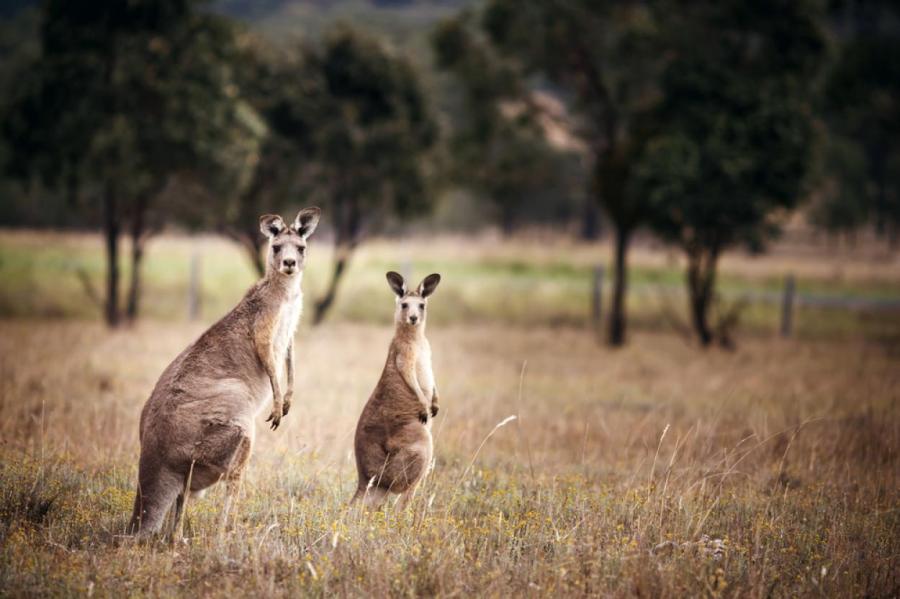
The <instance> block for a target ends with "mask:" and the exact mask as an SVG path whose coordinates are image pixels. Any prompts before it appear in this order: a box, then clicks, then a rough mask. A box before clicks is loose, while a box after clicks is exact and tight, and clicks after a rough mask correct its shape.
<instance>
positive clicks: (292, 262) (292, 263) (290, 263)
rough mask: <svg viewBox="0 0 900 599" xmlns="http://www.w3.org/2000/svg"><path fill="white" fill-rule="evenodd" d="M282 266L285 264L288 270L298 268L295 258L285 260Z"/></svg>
mask: <svg viewBox="0 0 900 599" xmlns="http://www.w3.org/2000/svg"><path fill="white" fill-rule="evenodd" d="M282 264H284V265H285V266H287V267H288V268H293V267H295V266H297V261H296V260H294V259H293V258H285V259H284V261H283V262H282Z"/></svg>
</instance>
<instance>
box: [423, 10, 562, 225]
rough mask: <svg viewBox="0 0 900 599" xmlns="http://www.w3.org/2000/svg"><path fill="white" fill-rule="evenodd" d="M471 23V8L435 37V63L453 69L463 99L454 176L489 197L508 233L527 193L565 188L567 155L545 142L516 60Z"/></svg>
mask: <svg viewBox="0 0 900 599" xmlns="http://www.w3.org/2000/svg"><path fill="white" fill-rule="evenodd" d="M471 20H472V13H469V12H466V13H463V14H461V15H460V16H459V17H457V18H455V19H451V20H447V21H444V22H442V23H441V24H439V25H438V27H437V28H436V29H435V31H434V34H433V37H432V42H433V46H434V50H435V55H436V62H437V66H438V67H439V68H441V69H446V70H449V71H450V72H452V73H453V74H454V76H455V78H456V82H458V83H459V84H460V86H461V88H462V95H463V97H464V100H463V104H464V108H463V115H461V116H460V117H459V118H457V119H456V120H457V121H459V122H457V123H455V126H454V134H453V136H452V137H451V139H450V140H449V148H448V154H449V156H450V159H449V178H450V179H451V180H452V181H453V182H454V183H456V184H460V185H464V186H467V187H469V188H474V189H476V190H478V191H481V192H482V193H483V194H484V195H486V196H487V198H488V199H489V200H491V201H492V202H493V204H494V206H495V207H496V209H497V212H498V213H499V217H500V223H501V227H502V229H503V231H504V232H505V233H506V234H509V233H511V232H512V231H513V228H514V226H515V224H516V219H517V217H518V216H519V215H522V214H523V212H525V211H524V210H523V207H524V206H523V204H525V203H526V202H527V198H528V197H529V196H534V195H535V194H538V195H540V194H542V193H544V194H548V193H549V194H555V195H557V196H558V195H564V194H565V193H566V190H565V189H564V184H565V182H564V181H563V180H562V176H561V175H562V173H563V171H564V167H563V164H562V163H563V161H564V157H563V156H562V155H561V154H562V153H561V152H560V151H559V150H557V149H555V148H553V147H551V146H550V144H549V143H548V140H547V136H546V134H545V131H544V129H543V127H542V126H541V124H540V123H539V121H538V118H539V116H540V109H539V108H538V107H537V106H536V105H535V101H534V98H533V97H532V96H531V90H529V89H528V88H527V86H526V85H525V84H524V82H523V80H522V75H521V73H520V72H519V70H518V69H517V68H516V65H515V64H514V63H511V62H510V61H509V60H505V59H504V58H502V57H501V56H498V54H497V53H496V51H495V50H494V49H493V48H492V47H491V45H490V42H489V40H486V39H484V36H483V35H481V34H480V32H479V31H477V30H476V29H475V28H474V27H473V26H472V23H471Z"/></svg>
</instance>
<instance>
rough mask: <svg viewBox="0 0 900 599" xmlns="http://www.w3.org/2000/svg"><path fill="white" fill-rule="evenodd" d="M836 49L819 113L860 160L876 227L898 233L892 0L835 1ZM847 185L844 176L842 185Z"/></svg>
mask: <svg viewBox="0 0 900 599" xmlns="http://www.w3.org/2000/svg"><path fill="white" fill-rule="evenodd" d="M834 4H835V5H836V6H835V8H836V9H837V11H836V12H838V14H839V15H840V16H839V18H838V23H837V24H836V26H835V29H836V33H837V37H838V39H839V54H838V58H837V60H836V61H835V64H834V65H833V67H832V68H831V70H830V72H829V73H828V77H827V81H826V84H825V90H824V94H823V96H824V98H823V100H824V102H823V104H824V107H823V108H824V111H823V112H824V115H825V120H826V122H827V123H828V127H829V129H830V131H832V133H833V134H834V135H835V136H839V137H841V138H842V140H843V143H844V144H845V146H844V147H845V148H846V145H847V144H850V143H853V144H856V146H857V148H858V151H859V152H861V153H862V155H863V157H864V159H865V171H864V173H865V176H866V179H867V185H866V187H867V189H869V190H870V191H869V192H867V193H866V194H865V195H864V196H862V197H860V198H858V199H859V200H860V201H862V202H863V203H865V204H867V205H868V210H869V212H870V214H871V215H872V217H873V218H874V220H875V228H876V231H877V232H878V233H880V234H886V235H887V236H888V237H889V239H891V240H892V243H896V241H897V238H898V235H900V28H898V25H897V22H898V21H897V19H898V18H900V10H898V7H897V4H896V3H895V2H884V1H877V0H876V1H872V2H835V3H834ZM850 185H853V182H852V181H846V182H845V183H844V186H850Z"/></svg>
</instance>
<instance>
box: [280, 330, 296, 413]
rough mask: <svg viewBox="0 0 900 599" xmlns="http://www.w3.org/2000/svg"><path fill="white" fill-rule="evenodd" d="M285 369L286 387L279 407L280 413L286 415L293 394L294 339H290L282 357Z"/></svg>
mask: <svg viewBox="0 0 900 599" xmlns="http://www.w3.org/2000/svg"><path fill="white" fill-rule="evenodd" d="M284 366H285V369H286V370H287V389H286V390H285V392H284V402H283V405H282V407H281V415H282V416H287V413H288V410H290V409H291V398H293V396H294V340H293V339H291V340H290V342H289V343H288V346H287V356H286V357H285V359H284Z"/></svg>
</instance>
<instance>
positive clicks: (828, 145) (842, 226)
mask: <svg viewBox="0 0 900 599" xmlns="http://www.w3.org/2000/svg"><path fill="white" fill-rule="evenodd" d="M823 153H824V155H823V157H822V158H821V160H819V161H818V163H819V164H818V166H819V168H818V171H819V172H818V173H816V175H815V179H816V180H817V186H816V189H815V191H814V192H813V203H812V205H811V206H810V211H809V217H810V222H811V223H812V224H813V225H815V226H816V227H818V228H819V229H821V230H823V231H825V232H827V233H829V234H831V235H839V234H841V233H843V234H846V235H848V236H852V235H853V234H854V233H855V232H856V231H857V230H858V229H859V228H860V227H862V226H863V225H865V224H866V223H867V222H868V221H869V218H870V213H871V210H872V204H873V202H872V199H871V197H870V196H871V195H872V194H871V193H870V187H871V186H870V184H869V174H868V165H867V163H866V157H865V154H864V153H863V152H862V150H861V149H860V148H859V145H858V144H856V143H854V142H853V141H850V140H847V139H842V138H840V137H836V136H830V137H829V139H828V140H827V141H826V142H825V144H824V148H823Z"/></svg>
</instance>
